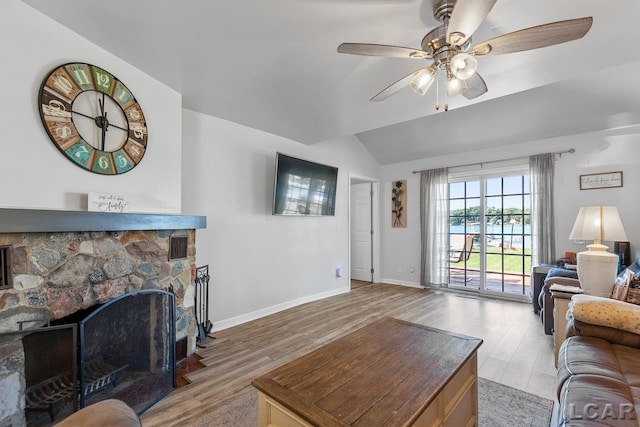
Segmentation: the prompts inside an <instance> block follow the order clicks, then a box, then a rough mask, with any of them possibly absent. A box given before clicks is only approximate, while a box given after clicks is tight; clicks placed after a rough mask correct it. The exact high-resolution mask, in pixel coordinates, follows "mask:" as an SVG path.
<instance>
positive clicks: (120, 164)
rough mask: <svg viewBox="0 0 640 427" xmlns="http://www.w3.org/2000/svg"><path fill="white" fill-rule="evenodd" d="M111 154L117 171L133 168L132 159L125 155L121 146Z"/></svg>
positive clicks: (121, 171)
mask: <svg viewBox="0 0 640 427" xmlns="http://www.w3.org/2000/svg"><path fill="white" fill-rule="evenodd" d="M112 155H113V162H114V163H115V165H116V169H117V170H118V173H123V172H127V171H128V170H131V169H133V167H134V166H135V164H134V163H133V161H132V160H131V159H130V158H129V156H127V154H126V152H125V151H124V150H123V149H122V148H121V149H120V150H118V151H114V152H113V153H112Z"/></svg>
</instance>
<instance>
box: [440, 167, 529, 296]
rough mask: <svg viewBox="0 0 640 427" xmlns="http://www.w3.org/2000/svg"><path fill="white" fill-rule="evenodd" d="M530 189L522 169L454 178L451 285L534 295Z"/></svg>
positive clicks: (450, 225)
mask: <svg viewBox="0 0 640 427" xmlns="http://www.w3.org/2000/svg"><path fill="white" fill-rule="evenodd" d="M529 188H530V186H529V177H528V175H526V174H522V173H520V174H518V175H513V176H498V177H495V176H493V177H491V176H488V177H475V178H474V179H468V180H459V181H457V182H450V184H449V241H450V249H449V276H450V286H452V287H464V288H470V289H477V290H479V291H481V292H487V293H502V294H509V295H512V296H522V297H526V296H528V295H529V287H530V284H531V278H530V271H531V200H530V195H529V191H530V190H529Z"/></svg>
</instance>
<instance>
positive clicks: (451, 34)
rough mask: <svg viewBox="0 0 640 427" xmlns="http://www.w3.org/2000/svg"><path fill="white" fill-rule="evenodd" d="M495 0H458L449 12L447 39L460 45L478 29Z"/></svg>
mask: <svg viewBox="0 0 640 427" xmlns="http://www.w3.org/2000/svg"><path fill="white" fill-rule="evenodd" d="M495 3H496V0H458V1H457V2H456V5H455V6H454V8H453V11H452V12H451V18H450V19H449V27H448V28H447V41H448V42H449V43H451V44H454V45H456V46H461V45H463V44H464V42H466V41H467V39H468V38H469V37H471V35H472V34H473V32H474V31H475V30H477V29H478V27H479V26H480V24H482V21H484V18H486V17H487V15H488V14H489V12H490V11H491V9H492V8H493V5H494V4H495Z"/></svg>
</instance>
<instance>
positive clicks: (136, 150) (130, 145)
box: [124, 139, 144, 163]
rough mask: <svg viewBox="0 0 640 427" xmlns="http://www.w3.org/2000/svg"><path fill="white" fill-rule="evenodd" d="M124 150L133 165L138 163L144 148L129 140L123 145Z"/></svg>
mask: <svg viewBox="0 0 640 427" xmlns="http://www.w3.org/2000/svg"><path fill="white" fill-rule="evenodd" d="M124 150H125V152H126V153H127V155H128V156H129V157H130V158H131V159H132V160H133V161H134V162H135V163H139V162H140V160H141V159H142V156H143V155H144V147H143V146H141V145H140V144H138V143H137V142H135V141H134V140H133V139H129V141H127V143H126V144H125V145H124Z"/></svg>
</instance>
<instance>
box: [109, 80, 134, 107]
mask: <svg viewBox="0 0 640 427" xmlns="http://www.w3.org/2000/svg"><path fill="white" fill-rule="evenodd" d="M113 96H114V98H115V100H116V101H118V103H119V104H120V106H121V107H122V108H125V109H126V105H127V104H128V103H129V102H131V101H134V99H133V95H131V92H129V89H127V87H126V86H125V85H123V84H122V83H121V82H117V83H116V89H115V90H114V92H113ZM134 102H135V101H134Z"/></svg>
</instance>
